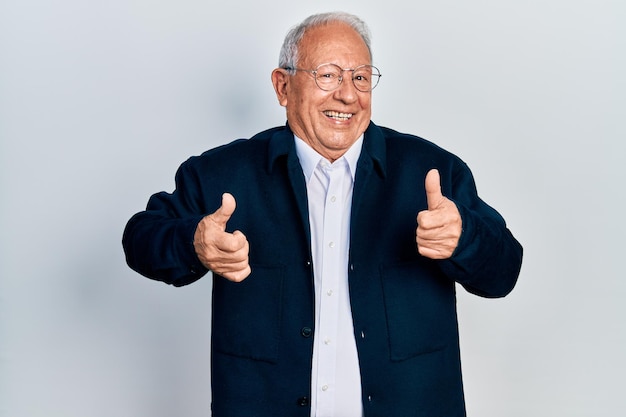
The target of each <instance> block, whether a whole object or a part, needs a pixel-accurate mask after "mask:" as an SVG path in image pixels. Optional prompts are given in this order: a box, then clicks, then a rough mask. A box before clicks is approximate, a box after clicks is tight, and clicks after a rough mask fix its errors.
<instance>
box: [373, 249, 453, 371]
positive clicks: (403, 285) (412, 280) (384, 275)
mask: <svg viewBox="0 0 626 417" xmlns="http://www.w3.org/2000/svg"><path fill="white" fill-rule="evenodd" d="M381 279H382V285H383V297H384V301H385V310H386V314H387V328H388V331H389V349H390V353H391V360H392V361H402V360H406V359H409V358H412V357H414V356H417V355H420V354H424V353H430V352H434V351H437V350H440V349H443V348H444V347H446V345H447V344H448V343H450V341H451V340H456V338H457V337H458V336H457V320H456V296H455V292H454V291H455V288H454V282H453V281H450V280H448V279H446V278H445V277H443V276H442V274H441V272H440V271H439V269H438V268H437V266H436V265H435V264H434V263H426V262H418V261H414V262H406V263H401V264H393V265H383V266H382V267H381Z"/></svg>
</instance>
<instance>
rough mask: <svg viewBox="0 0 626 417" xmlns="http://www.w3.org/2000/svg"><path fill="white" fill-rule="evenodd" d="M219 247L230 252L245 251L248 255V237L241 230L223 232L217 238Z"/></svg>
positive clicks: (225, 251)
mask: <svg viewBox="0 0 626 417" xmlns="http://www.w3.org/2000/svg"><path fill="white" fill-rule="evenodd" d="M216 246H217V248H218V249H219V250H220V251H222V252H224V253H228V254H232V253H235V252H239V251H243V252H244V253H245V254H246V256H247V255H248V239H247V238H246V236H245V235H244V234H243V233H241V232H240V231H239V230H236V231H234V232H233V233H232V234H231V233H225V234H223V235H222V236H221V237H220V238H219V239H218V240H216Z"/></svg>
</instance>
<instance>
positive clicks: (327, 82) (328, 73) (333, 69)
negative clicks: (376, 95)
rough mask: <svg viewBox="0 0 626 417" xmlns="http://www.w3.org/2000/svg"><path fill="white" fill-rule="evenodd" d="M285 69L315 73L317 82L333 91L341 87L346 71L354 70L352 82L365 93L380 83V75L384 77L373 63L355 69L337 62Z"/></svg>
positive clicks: (320, 86)
mask: <svg viewBox="0 0 626 417" xmlns="http://www.w3.org/2000/svg"><path fill="white" fill-rule="evenodd" d="M284 69H286V70H288V71H304V72H309V73H311V74H313V76H314V77H315V84H317V86H318V87H319V88H320V89H322V90H324V91H333V90H336V89H337V88H339V86H340V85H341V82H342V81H343V73H344V71H351V72H352V83H353V84H354V87H355V88H356V89H357V90H359V91H361V92H363V93H367V92H368V91H372V90H373V89H374V88H375V87H376V86H377V85H378V81H379V80H380V77H382V74H381V73H380V71H379V70H378V68H376V67H375V66H373V65H359V66H358V67H356V68H354V69H352V68H345V69H344V68H341V67H340V66H339V65H336V64H321V65H318V67H317V68H315V69H314V70H308V69H302V68H292V67H287V68H284Z"/></svg>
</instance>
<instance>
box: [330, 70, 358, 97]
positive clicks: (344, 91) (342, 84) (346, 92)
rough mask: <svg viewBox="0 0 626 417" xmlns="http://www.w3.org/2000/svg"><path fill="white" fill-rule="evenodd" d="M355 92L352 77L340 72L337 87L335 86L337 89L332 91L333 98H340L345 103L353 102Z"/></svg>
mask: <svg viewBox="0 0 626 417" xmlns="http://www.w3.org/2000/svg"><path fill="white" fill-rule="evenodd" d="M344 71H349V70H344ZM357 93H358V90H357V89H356V87H355V86H354V83H353V82H352V77H351V76H348V77H346V76H345V75H344V74H341V76H340V77H339V87H337V89H336V90H335V91H334V96H335V99H337V100H341V101H343V102H345V103H353V102H355V101H356V100H357V98H358V96H357Z"/></svg>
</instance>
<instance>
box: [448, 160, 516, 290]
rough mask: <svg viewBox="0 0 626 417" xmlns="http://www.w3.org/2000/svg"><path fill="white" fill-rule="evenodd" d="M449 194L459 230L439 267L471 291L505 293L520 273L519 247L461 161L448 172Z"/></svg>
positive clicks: (512, 285)
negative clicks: (457, 214)
mask: <svg viewBox="0 0 626 417" xmlns="http://www.w3.org/2000/svg"><path fill="white" fill-rule="evenodd" d="M444 195H445V192H444ZM449 195H450V196H451V197H449V198H450V199H451V200H452V201H454V203H455V204H456V205H457V207H458V209H459V212H460V214H461V219H462V224H463V232H462V234H461V237H460V239H459V244H458V246H457V248H456V250H455V252H454V253H453V254H452V257H451V258H450V259H447V260H444V261H441V262H440V267H441V269H442V270H443V272H444V273H445V274H446V275H447V276H448V277H450V278H452V279H454V280H455V281H457V282H458V283H460V284H461V285H463V287H464V288H465V289H466V290H467V291H469V292H471V293H473V294H476V295H479V296H482V297H493V298H495V297H503V296H505V295H507V294H508V293H509V292H510V291H511V290H512V289H513V287H514V286H515V283H516V281H517V277H518V276H519V273H520V269H521V264H522V252H523V250H522V246H521V245H520V243H519V242H518V241H517V240H516V239H515V238H514V237H513V235H512V233H511V232H510V230H509V229H508V228H507V226H506V223H505V221H504V219H503V218H502V216H501V215H500V214H499V213H498V212H497V211H496V210H494V209H493V208H492V207H490V206H489V205H487V204H486V203H485V202H484V201H482V200H481V199H480V197H479V196H478V193H477V191H476V185H475V182H474V178H473V176H472V174H471V172H470V170H469V168H468V167H467V166H466V165H465V164H464V163H462V162H461V163H460V165H459V166H457V169H456V172H455V173H453V174H452V183H451V190H450V194H449Z"/></svg>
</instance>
